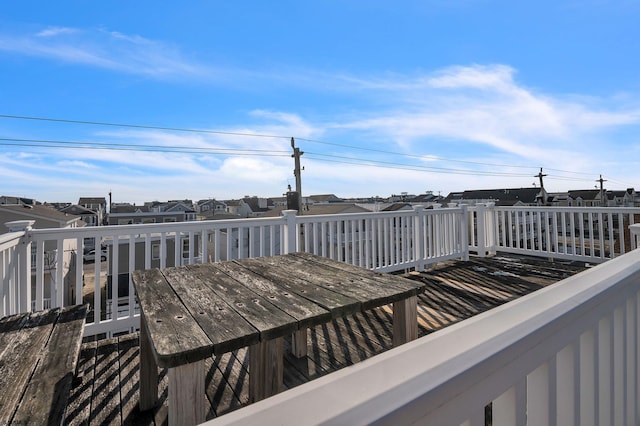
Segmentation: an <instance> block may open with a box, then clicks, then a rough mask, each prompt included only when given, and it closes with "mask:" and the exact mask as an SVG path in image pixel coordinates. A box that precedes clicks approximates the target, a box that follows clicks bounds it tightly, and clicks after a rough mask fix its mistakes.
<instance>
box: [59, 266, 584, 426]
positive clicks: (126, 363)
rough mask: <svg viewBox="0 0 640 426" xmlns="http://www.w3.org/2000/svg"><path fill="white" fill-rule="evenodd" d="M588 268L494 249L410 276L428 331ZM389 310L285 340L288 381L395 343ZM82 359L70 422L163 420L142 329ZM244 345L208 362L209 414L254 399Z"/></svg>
mask: <svg viewBox="0 0 640 426" xmlns="http://www.w3.org/2000/svg"><path fill="white" fill-rule="evenodd" d="M584 269H585V266H584V265H582V264H579V263H575V262H558V261H556V262H555V263H551V262H548V261H545V260H542V259H534V258H522V257H514V256H496V257H493V258H489V259H479V258H472V260H470V261H469V262H459V261H452V262H446V263H443V264H439V265H437V266H436V267H434V268H433V269H431V270H429V271H427V272H423V273H420V274H416V273H412V274H409V275H408V277H410V278H412V279H416V280H424V281H425V282H427V283H428V286H427V290H426V292H425V293H424V294H422V295H420V296H419V298H418V323H419V330H418V335H419V337H420V336H424V335H426V334H428V333H431V332H433V331H435V330H438V329H441V328H443V327H446V326H448V325H450V324H452V323H454V322H457V321H461V320H463V319H466V318H469V317H471V316H473V315H476V314H478V313H481V312H483V311H486V310H488V309H491V308H493V307H495V306H498V305H500V304H502V303H505V302H508V301H509V300H512V299H515V298H518V297H520V296H523V295H525V294H528V293H530V292H532V291H535V290H537V289H539V288H542V287H544V286H546V285H549V284H552V283H554V282H557V281H559V280H561V279H563V278H566V277H568V276H571V275H573V274H575V273H577V272H580V271H582V270H584ZM391 336H392V313H391V307H390V306H383V307H380V308H377V309H374V310H371V311H367V312H365V313H359V314H356V315H353V316H349V317H347V318H344V319H341V320H336V321H333V322H330V323H327V324H323V325H319V326H316V327H314V328H312V329H311V331H310V333H309V339H308V344H309V354H308V356H307V357H306V358H302V359H298V358H295V357H293V356H291V354H290V343H291V342H290V341H289V340H287V341H286V342H285V353H286V355H285V365H284V384H285V387H286V388H287V389H290V388H293V387H295V386H298V385H300V384H302V383H305V382H307V381H309V380H313V379H315V378H318V377H320V376H323V375H325V374H328V373H331V372H333V371H336V370H339V369H341V368H343V367H345V366H348V365H351V364H354V363H357V362H360V361H362V360H364V359H366V358H369V357H371V356H374V355H376V354H379V353H382V352H384V351H386V350H388V349H391V348H392V338H391ZM80 357H81V358H80V362H79V374H80V375H81V376H82V377H81V380H77V383H76V384H75V386H74V388H73V389H72V393H71V397H70V402H69V406H68V409H67V423H68V424H114V425H117V424H165V423H166V419H167V407H166V399H167V385H166V384H167V377H166V372H165V371H162V372H161V376H160V379H161V380H160V392H161V394H160V401H161V402H162V404H163V405H161V406H159V407H157V408H156V409H154V410H150V411H148V412H142V413H141V412H140V411H139V409H138V376H139V365H138V363H139V346H138V335H137V334H129V335H125V336H120V337H117V338H113V339H105V340H100V341H97V342H90V343H85V344H84V345H83V347H82V351H81V355H80ZM247 365H248V356H247V349H246V348H245V349H240V350H237V351H234V352H232V353H227V354H224V355H222V356H218V357H213V358H209V359H207V361H206V367H207V371H208V373H207V376H206V381H205V387H206V395H203V396H202V397H203V398H206V404H207V407H209V414H208V416H207V418H208V419H209V418H213V417H216V416H220V415H223V414H225V413H227V412H230V411H232V410H235V409H238V408H240V407H242V406H244V405H246V404H248V401H249V385H248V383H249V382H248V374H249V372H248V371H247Z"/></svg>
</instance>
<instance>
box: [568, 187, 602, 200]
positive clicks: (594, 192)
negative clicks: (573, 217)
mask: <svg viewBox="0 0 640 426" xmlns="http://www.w3.org/2000/svg"><path fill="white" fill-rule="evenodd" d="M568 194H569V197H571V198H573V199H574V200H575V199H576V198H582V199H583V200H595V199H599V198H600V190H599V189H579V190H575V191H569V192H568Z"/></svg>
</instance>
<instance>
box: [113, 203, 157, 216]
mask: <svg viewBox="0 0 640 426" xmlns="http://www.w3.org/2000/svg"><path fill="white" fill-rule="evenodd" d="M149 211H150V210H149V207H148V206H132V205H130V204H127V205H119V206H118V205H116V206H112V207H111V214H122V213H129V214H134V213H149Z"/></svg>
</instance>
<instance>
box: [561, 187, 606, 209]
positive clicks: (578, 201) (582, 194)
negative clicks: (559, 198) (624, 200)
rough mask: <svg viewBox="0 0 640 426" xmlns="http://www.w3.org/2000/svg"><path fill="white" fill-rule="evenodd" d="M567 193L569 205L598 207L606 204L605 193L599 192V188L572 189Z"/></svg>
mask: <svg viewBox="0 0 640 426" xmlns="http://www.w3.org/2000/svg"><path fill="white" fill-rule="evenodd" d="M568 195H569V206H570V207H600V206H606V205H607V204H608V201H607V196H606V193H604V194H603V193H601V192H600V190H599V189H581V190H573V191H569V192H568ZM603 201H604V203H603Z"/></svg>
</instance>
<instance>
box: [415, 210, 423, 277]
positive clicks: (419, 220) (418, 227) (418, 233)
mask: <svg viewBox="0 0 640 426" xmlns="http://www.w3.org/2000/svg"><path fill="white" fill-rule="evenodd" d="M413 211H414V212H415V216H413V242H414V244H413V249H414V258H415V261H416V271H423V270H424V264H425V261H424V257H425V255H424V253H425V250H424V244H425V241H424V237H425V234H424V206H414V207H413Z"/></svg>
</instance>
